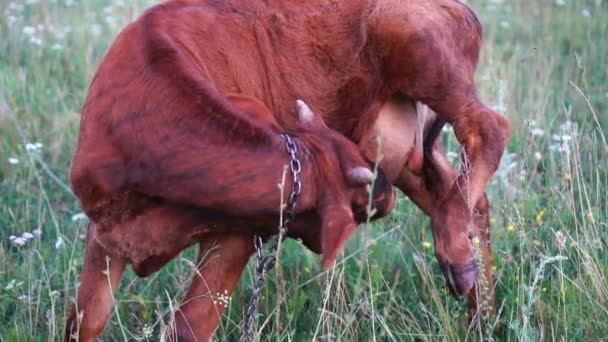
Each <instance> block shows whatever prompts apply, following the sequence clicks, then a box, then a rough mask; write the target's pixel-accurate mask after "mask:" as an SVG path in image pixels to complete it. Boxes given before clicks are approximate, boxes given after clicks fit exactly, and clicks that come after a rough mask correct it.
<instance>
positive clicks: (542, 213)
mask: <svg viewBox="0 0 608 342" xmlns="http://www.w3.org/2000/svg"><path fill="white" fill-rule="evenodd" d="M543 216H545V209H542V210H541V211H539V212H538V214H537V215H536V223H538V224H539V225H540V224H543Z"/></svg>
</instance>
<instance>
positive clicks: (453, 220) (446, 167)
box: [424, 143, 489, 296]
mask: <svg viewBox="0 0 608 342" xmlns="http://www.w3.org/2000/svg"><path fill="white" fill-rule="evenodd" d="M429 152H430V153H429ZM424 178H425V183H426V184H425V186H426V188H427V189H429V191H430V192H431V194H432V197H433V199H434V200H435V206H434V208H432V212H431V213H430V216H431V227H432V231H433V240H434V242H435V256H436V258H437V261H438V262H439V265H440V267H441V270H442V271H443V273H444V275H445V278H446V283H447V286H448V288H449V290H450V292H451V293H452V294H453V295H455V296H456V295H465V294H467V293H468V292H469V291H470V290H471V288H472V287H473V285H474V284H475V282H476V281H477V278H478V273H479V271H478V265H477V261H476V256H475V254H476V250H477V251H479V249H480V248H481V249H483V246H480V245H481V244H484V243H486V241H488V240H489V237H487V236H482V234H481V232H484V231H488V229H489V217H488V204H487V201H483V203H481V201H480V203H479V204H478V205H477V207H476V208H475V210H472V209H471V208H469V206H468V204H467V203H466V201H465V198H464V196H462V195H461V196H456V195H455V194H454V193H452V192H454V191H460V189H461V188H464V187H457V186H456V187H455V186H453V185H454V182H455V180H456V178H457V174H456V171H455V170H454V169H453V168H452V166H451V164H450V163H449V161H448V160H447V158H446V157H445V154H444V153H443V152H442V151H441V147H440V145H439V143H435V144H434V146H432V147H431V150H430V151H428V152H427V155H426V156H425V168H424ZM484 199H485V197H484ZM448 218H449V220H448ZM476 244H477V246H476Z"/></svg>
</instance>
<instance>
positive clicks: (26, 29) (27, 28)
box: [21, 26, 36, 36]
mask: <svg viewBox="0 0 608 342" xmlns="http://www.w3.org/2000/svg"><path fill="white" fill-rule="evenodd" d="M21 31H22V32H23V34H25V35H26V36H32V35H34V33H36V29H35V28H34V27H32V26H24V27H23V29H22V30H21Z"/></svg>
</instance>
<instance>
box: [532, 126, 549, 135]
mask: <svg viewBox="0 0 608 342" xmlns="http://www.w3.org/2000/svg"><path fill="white" fill-rule="evenodd" d="M530 134H532V136H534V137H542V136H543V135H545V130H544V129H542V128H537V127H534V128H532V129H530Z"/></svg>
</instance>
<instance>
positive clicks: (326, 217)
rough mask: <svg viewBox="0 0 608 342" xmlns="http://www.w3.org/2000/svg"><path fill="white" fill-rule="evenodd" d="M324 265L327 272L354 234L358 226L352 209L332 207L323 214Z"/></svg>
mask: <svg viewBox="0 0 608 342" xmlns="http://www.w3.org/2000/svg"><path fill="white" fill-rule="evenodd" d="M321 216H322V217H321V221H322V223H321V251H322V253H323V260H322V265H323V269H324V270H326V269H328V268H330V267H332V266H333V265H334V263H335V262H336V257H337V256H338V253H340V252H341V251H342V249H343V248H344V244H345V243H346V241H347V240H348V238H349V237H350V236H351V235H352V234H353V232H354V231H355V228H356V227H357V224H356V223H355V220H354V219H353V214H352V211H351V210H350V208H347V207H342V208H339V207H335V206H332V207H331V208H328V209H326V210H324V212H323V213H322V214H321Z"/></svg>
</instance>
